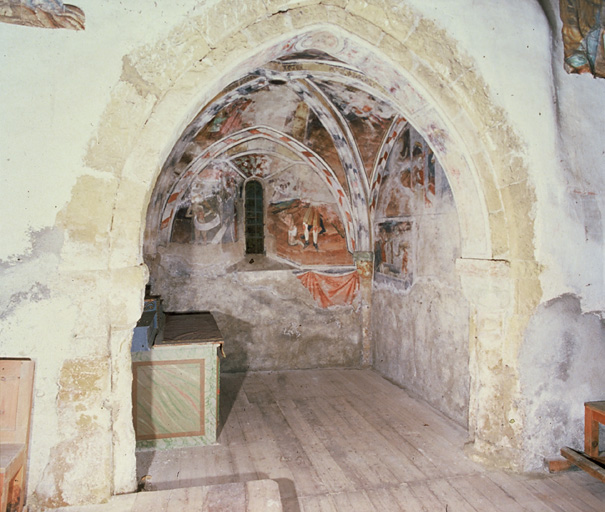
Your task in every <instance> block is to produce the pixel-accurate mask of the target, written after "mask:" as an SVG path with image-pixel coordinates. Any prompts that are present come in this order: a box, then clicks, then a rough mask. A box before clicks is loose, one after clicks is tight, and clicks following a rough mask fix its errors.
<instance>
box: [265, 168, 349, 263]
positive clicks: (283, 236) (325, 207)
mask: <svg viewBox="0 0 605 512" xmlns="http://www.w3.org/2000/svg"><path fill="white" fill-rule="evenodd" d="M269 185H270V188H269V190H270V192H269V193H270V196H269V197H270V199H269V207H268V212H267V230H268V232H269V233H270V234H271V235H272V236H273V237H274V239H275V252H276V255H277V256H279V257H281V258H284V259H286V260H289V261H292V262H294V263H298V264H300V265H352V264H353V258H352V254H351V253H350V252H349V251H348V249H347V241H346V234H345V230H344V227H343V224H342V221H341V219H340V215H339V211H338V208H337V204H336V201H335V199H334V197H333V196H332V194H331V193H330V191H329V190H328V187H327V186H326V185H325V184H324V183H323V181H322V180H321V178H320V177H319V176H318V175H317V173H316V172H315V171H313V170H312V169H310V168H309V167H306V166H302V165H301V166H297V167H296V168H294V169H293V170H290V171H286V172H283V173H281V174H278V175H277V176H276V177H275V178H274V179H273V180H271V181H270V182H269Z"/></svg>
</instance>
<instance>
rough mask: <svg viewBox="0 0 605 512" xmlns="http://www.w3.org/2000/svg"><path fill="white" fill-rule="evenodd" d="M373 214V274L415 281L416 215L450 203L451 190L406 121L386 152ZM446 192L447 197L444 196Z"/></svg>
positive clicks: (432, 156)
mask: <svg viewBox="0 0 605 512" xmlns="http://www.w3.org/2000/svg"><path fill="white" fill-rule="evenodd" d="M385 158H386V161H387V163H386V166H385V168H384V171H383V173H382V174H381V176H380V179H379V180H378V181H377V184H376V186H378V187H379V192H378V201H377V205H376V211H375V215H374V257H375V260H374V261H375V269H374V270H375V273H376V275H377V277H380V276H383V277H389V278H391V279H396V280H398V281H399V282H401V283H402V284H403V286H404V287H405V288H408V287H410V286H411V285H412V284H413V280H414V272H415V267H416V261H415V253H414V247H415V246H416V243H415V238H414V237H416V236H417V235H416V224H417V219H419V218H420V217H422V216H423V215H439V214H440V212H441V211H442V208H443V206H442V205H443V204H445V203H447V204H451V199H452V198H451V190H450V188H449V184H448V182H447V178H446V176H445V173H444V172H443V169H442V168H441V166H440V164H439V162H438V161H437V158H436V156H435V154H434V153H433V151H432V149H431V148H430V147H429V145H428V144H427V143H426V141H424V140H423V138H422V137H421V136H420V134H419V133H418V132H416V130H414V129H413V128H412V127H411V126H409V125H406V126H405V128H404V129H402V130H401V133H400V134H399V138H398V139H397V141H396V142H395V144H394V145H393V146H392V148H391V150H390V153H389V154H387V155H386V157H385ZM446 196H448V197H447V199H448V200H447V201H445V203H444V201H443V199H445V198H446Z"/></svg>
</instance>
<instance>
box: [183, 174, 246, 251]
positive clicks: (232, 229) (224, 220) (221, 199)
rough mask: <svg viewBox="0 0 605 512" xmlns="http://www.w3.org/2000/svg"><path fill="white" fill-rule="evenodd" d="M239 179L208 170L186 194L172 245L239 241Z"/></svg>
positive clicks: (234, 175) (236, 176)
mask: <svg viewBox="0 0 605 512" xmlns="http://www.w3.org/2000/svg"><path fill="white" fill-rule="evenodd" d="M240 181H241V178H240V176H239V175H237V174H236V173H235V172H233V171H223V170H221V169H219V168H214V167H211V168H207V169H205V170H204V171H203V172H202V173H200V174H199V175H198V176H197V177H196V178H195V179H194V180H193V182H192V184H191V187H190V188H189V190H188V191H187V192H186V193H185V194H184V196H183V199H182V201H181V204H180V205H179V208H178V209H177V213H176V216H175V219H174V223H173V225H172V234H171V241H172V242H177V243H195V244H203V245H205V244H219V243H232V242H236V241H237V221H236V208H235V201H236V198H237V195H238V193H237V191H238V182H240Z"/></svg>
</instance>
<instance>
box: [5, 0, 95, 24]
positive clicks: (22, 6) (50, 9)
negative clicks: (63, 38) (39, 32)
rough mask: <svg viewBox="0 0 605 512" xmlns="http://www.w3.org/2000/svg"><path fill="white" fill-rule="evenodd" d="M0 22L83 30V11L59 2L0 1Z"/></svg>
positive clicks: (40, 0)
mask: <svg viewBox="0 0 605 512" xmlns="http://www.w3.org/2000/svg"><path fill="white" fill-rule="evenodd" d="M0 22H4V23H13V24H15V25H23V26H26V27H39V28H66V29H70V30H84V25H85V16H84V11H82V9H80V8H79V7H76V6H75V5H70V4H64V3H63V2H62V1H61V0H0Z"/></svg>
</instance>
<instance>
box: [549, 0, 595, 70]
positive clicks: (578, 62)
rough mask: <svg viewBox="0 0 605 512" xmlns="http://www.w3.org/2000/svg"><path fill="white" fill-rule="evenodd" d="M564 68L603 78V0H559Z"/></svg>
mask: <svg viewBox="0 0 605 512" xmlns="http://www.w3.org/2000/svg"><path fill="white" fill-rule="evenodd" d="M560 6H561V21H563V29H562V31H561V32H562V35H563V45H564V53H565V69H566V70H567V72H568V73H592V74H593V75H594V76H595V77H601V78H605V0H560Z"/></svg>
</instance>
